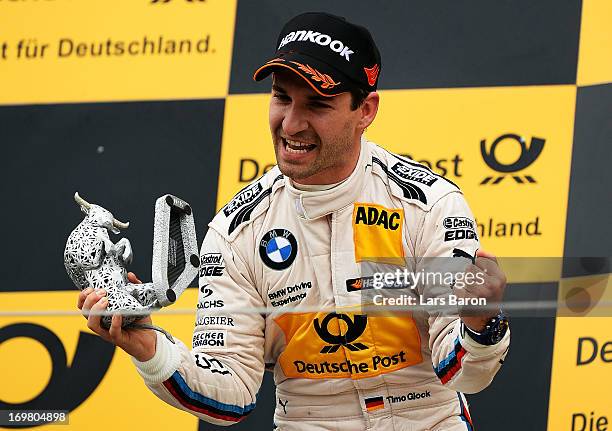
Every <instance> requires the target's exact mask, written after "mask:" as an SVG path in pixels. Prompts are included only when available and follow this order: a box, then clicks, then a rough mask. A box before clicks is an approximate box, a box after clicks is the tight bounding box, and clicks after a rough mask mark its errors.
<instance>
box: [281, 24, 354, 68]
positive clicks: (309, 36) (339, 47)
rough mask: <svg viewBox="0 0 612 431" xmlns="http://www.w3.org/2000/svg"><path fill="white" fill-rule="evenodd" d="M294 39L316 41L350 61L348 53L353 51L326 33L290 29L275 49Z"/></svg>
mask: <svg viewBox="0 0 612 431" xmlns="http://www.w3.org/2000/svg"><path fill="white" fill-rule="evenodd" d="M295 41H299V42H312V43H316V44H317V45H321V46H328V47H329V49H331V50H332V51H334V52H335V53H337V54H338V55H340V56H341V57H344V59H345V60H346V61H351V58H350V55H351V54H354V53H355V51H352V50H351V48H349V47H348V46H346V45H345V44H344V42H342V41H341V40H337V39H332V37H331V36H330V35H328V34H321V33H320V32H318V31H313V30H298V31H292V32H291V33H289V34H287V35H285V37H283V39H282V40H281V43H280V44H279V45H278V48H277V50H279V49H281V48H282V47H283V46H285V45H287V44H288V43H290V42H295Z"/></svg>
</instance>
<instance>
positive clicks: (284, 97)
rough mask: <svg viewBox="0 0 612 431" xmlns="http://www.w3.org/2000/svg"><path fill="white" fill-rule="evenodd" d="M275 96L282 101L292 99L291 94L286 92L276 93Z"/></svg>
mask: <svg viewBox="0 0 612 431" xmlns="http://www.w3.org/2000/svg"><path fill="white" fill-rule="evenodd" d="M274 98H275V99H277V100H280V101H281V102H288V101H289V100H291V99H290V98H289V96H287V95H285V94H275V95H274Z"/></svg>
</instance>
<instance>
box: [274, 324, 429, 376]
mask: <svg viewBox="0 0 612 431" xmlns="http://www.w3.org/2000/svg"><path fill="white" fill-rule="evenodd" d="M275 322H276V323H277V324H278V326H279V327H280V328H281V329H282V331H283V333H284V334H285V339H286V340H287V346H286V348H285V350H284V351H283V352H282V353H281V355H280V356H279V358H278V361H279V363H280V365H281V367H282V369H283V373H284V374H285V375H286V376H287V377H292V378H305V379H329V378H331V379H335V378H348V377H350V378H352V379H362V378H367V377H374V376H377V375H380V374H386V373H390V372H393V371H396V370H399V369H402V368H405V367H409V366H412V365H416V364H419V363H421V361H422V355H421V340H420V337H419V332H418V329H417V328H416V324H415V322H414V320H413V319H412V316H411V315H410V314H409V313H396V314H395V315H392V316H367V315H362V314H355V313H289V314H284V315H282V316H279V317H277V318H276V319H275Z"/></svg>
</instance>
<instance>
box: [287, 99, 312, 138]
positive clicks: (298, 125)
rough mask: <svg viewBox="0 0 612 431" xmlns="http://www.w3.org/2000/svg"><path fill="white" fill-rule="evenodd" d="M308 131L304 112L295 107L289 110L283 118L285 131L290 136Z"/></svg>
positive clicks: (292, 106)
mask: <svg viewBox="0 0 612 431" xmlns="http://www.w3.org/2000/svg"><path fill="white" fill-rule="evenodd" d="M306 129H308V121H307V120H306V116H305V115H304V112H303V111H302V110H301V109H299V108H297V107H296V106H295V105H291V106H290V107H289V108H287V110H286V111H285V117H284V118H283V131H284V132H285V133H286V134H287V135H289V136H295V135H297V134H298V133H300V132H302V131H304V130H306Z"/></svg>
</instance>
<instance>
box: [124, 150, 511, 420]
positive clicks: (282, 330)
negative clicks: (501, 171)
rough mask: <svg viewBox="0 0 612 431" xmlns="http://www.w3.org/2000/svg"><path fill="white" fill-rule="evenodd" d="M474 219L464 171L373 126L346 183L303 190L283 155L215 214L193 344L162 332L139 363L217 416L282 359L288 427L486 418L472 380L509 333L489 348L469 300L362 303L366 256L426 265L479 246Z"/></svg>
mask: <svg viewBox="0 0 612 431" xmlns="http://www.w3.org/2000/svg"><path fill="white" fill-rule="evenodd" d="M445 220H446V221H445ZM453 220H459V221H460V222H459V223H458V224H457V223H451V222H452V221H453ZM466 220H468V221H467V222H466ZM457 225H459V226H460V227H461V228H459V229H454V227H456V226H457ZM474 230H475V225H474V222H473V217H472V214H471V212H470V209H469V208H468V206H467V204H466V202H465V200H464V198H463V195H462V194H461V192H460V191H459V189H458V188H457V187H456V186H455V185H454V184H452V183H451V182H450V181H447V180H446V179H444V178H443V177H441V176H438V175H436V174H434V173H432V172H431V171H430V170H429V169H427V168H426V167H424V166H422V165H420V164H417V163H414V162H412V161H410V160H406V159H404V158H401V157H398V156H395V155H393V154H391V153H389V152H387V151H385V150H384V149H382V148H380V147H378V146H376V145H375V144H373V143H370V142H367V141H365V140H362V145H361V154H360V158H359V161H358V164H357V167H356V169H355V171H354V172H353V173H352V174H351V176H350V177H349V178H348V179H347V180H346V181H344V182H343V183H341V184H340V185H338V186H336V187H334V188H332V189H330V190H325V191H309V192H304V191H300V190H298V189H296V188H295V187H294V186H293V185H292V183H291V181H289V180H288V179H287V178H284V177H283V176H282V174H281V173H280V171H279V170H278V167H275V168H273V169H272V170H270V171H269V172H267V173H266V174H265V175H263V176H262V177H261V178H260V179H259V180H257V181H256V182H254V183H253V184H251V185H249V186H247V187H246V188H244V189H243V190H242V191H241V192H240V193H238V194H237V195H236V196H235V197H234V198H233V199H232V201H230V202H229V203H228V204H227V205H226V206H225V207H224V208H223V209H222V210H221V211H219V213H218V214H217V215H216V216H215V218H214V219H213V220H212V222H211V223H210V225H209V230H208V233H207V235H206V238H205V240H204V242H203V244H202V249H201V256H200V259H201V265H200V278H199V285H200V293H199V303H198V306H197V307H198V310H197V316H196V322H195V331H194V334H193V340H192V349H189V348H188V347H186V346H185V345H184V344H183V343H181V342H180V341H177V344H172V343H170V342H169V341H168V340H166V338H165V337H163V336H159V335H158V338H157V350H156V354H155V356H154V357H153V358H152V359H151V360H149V361H147V362H144V363H140V362H137V361H136V360H134V362H135V363H136V365H137V367H138V370H139V372H140V374H141V375H142V376H143V377H144V379H145V382H146V384H147V386H148V387H149V388H150V389H151V390H152V391H153V392H154V393H155V394H156V395H157V396H158V397H160V398H161V399H162V400H164V401H166V402H167V403H169V404H171V405H173V406H175V407H177V408H179V409H183V410H186V411H188V412H190V413H193V414H194V415H196V416H198V417H199V418H201V419H202V420H204V421H207V422H211V423H214V424H221V425H231V424H233V423H236V422H238V421H240V420H242V419H243V418H244V417H245V416H246V415H248V414H249V412H251V411H252V410H253V409H254V408H255V402H256V399H257V392H258V390H259V387H260V385H261V381H262V377H263V373H264V369H265V368H268V369H273V371H274V378H275V382H276V385H277V392H276V411H275V415H274V426H276V427H278V429H281V430H364V429H369V430H370V429H371V430H414V431H416V430H452V431H455V430H472V429H473V428H472V423H471V419H470V414H469V412H468V407H467V403H466V401H465V397H464V396H463V394H462V393H464V392H465V393H474V392H478V391H480V390H482V389H484V388H485V387H487V386H488V385H489V383H490V382H491V381H492V379H493V377H494V375H495V374H496V372H497V371H498V369H499V368H500V366H501V365H500V364H501V363H502V362H503V358H504V357H505V355H506V353H507V350H508V347H509V342H510V335H509V331H508V332H507V333H506V335H505V336H504V338H503V339H502V340H501V341H500V342H499V343H497V344H495V345H492V346H484V345H480V344H478V343H477V342H475V341H474V340H472V339H471V338H469V335H463V334H462V333H461V331H460V323H461V322H460V319H459V318H458V317H457V315H456V314H455V315H454V316H448V315H443V314H439V313H425V315H423V313H421V314H419V315H417V314H418V313H411V312H389V313H375V314H372V315H368V314H364V313H360V312H359V308H355V306H359V305H360V304H361V298H362V296H361V295H362V293H363V292H362V290H363V289H366V287H367V286H365V284H364V280H362V279H361V266H360V262H364V261H367V260H369V259H370V260H375V258H376V257H379V258H380V257H385V258H390V259H394V258H400V259H401V260H403V261H404V262H406V265H408V266H412V269H413V270H417V271H418V270H419V267H420V265H421V264H422V263H421V262H422V259H421V257H424V256H430V257H432V256H445V257H449V258H450V257H452V256H453V255H457V250H460V251H462V254H466V253H467V254H468V255H470V256H474V255H475V253H476V250H477V249H478V246H479V243H478V238H477V236H476V235H475V232H474ZM459 231H461V232H459ZM449 232H450V233H449ZM470 232H471V234H470ZM467 262H469V261H467ZM266 307H268V308H270V309H273V312H272V313H269V314H264V313H263V312H262V311H260V310H262V309H264V308H266ZM293 307H303V308H307V311H304V312H299V313H291V309H292V308H293ZM321 309H323V310H325V311H317V310H321ZM241 311H244V312H241ZM334 311H335V312H334Z"/></svg>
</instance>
